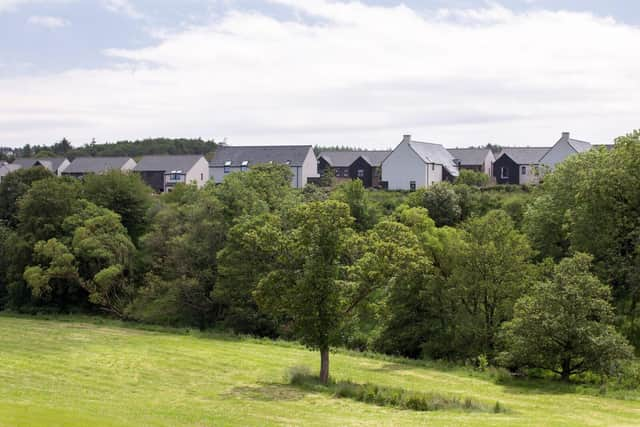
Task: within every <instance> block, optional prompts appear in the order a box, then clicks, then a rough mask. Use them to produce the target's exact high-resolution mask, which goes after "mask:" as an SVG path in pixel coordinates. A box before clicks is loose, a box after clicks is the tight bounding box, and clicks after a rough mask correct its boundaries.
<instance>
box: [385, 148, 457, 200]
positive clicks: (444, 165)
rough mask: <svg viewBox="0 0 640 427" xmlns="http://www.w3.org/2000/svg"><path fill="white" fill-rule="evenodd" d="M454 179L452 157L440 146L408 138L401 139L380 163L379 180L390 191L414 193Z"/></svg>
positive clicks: (454, 165) (455, 174) (454, 166)
mask: <svg viewBox="0 0 640 427" xmlns="http://www.w3.org/2000/svg"><path fill="white" fill-rule="evenodd" d="M457 176H458V167H457V166H456V164H455V162H454V158H453V156H452V155H451V153H449V152H448V151H447V150H446V149H445V148H444V147H443V146H442V145H440V144H433V143H428V142H419V141H413V140H412V139H411V135H404V137H403V138H402V142H400V144H399V145H398V146H397V147H396V148H395V149H394V150H393V151H392V152H391V154H389V155H388V156H387V158H386V159H384V161H383V162H382V180H383V181H386V182H387V186H388V188H389V190H415V189H416V188H420V187H429V186H431V185H433V184H435V183H438V182H441V181H445V180H451V179H453V178H455V177H457Z"/></svg>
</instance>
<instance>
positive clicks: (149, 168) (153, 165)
mask: <svg viewBox="0 0 640 427" xmlns="http://www.w3.org/2000/svg"><path fill="white" fill-rule="evenodd" d="M203 157H204V156H201V155H199V154H186V155H181V156H171V155H166V156H144V157H143V158H142V160H140V162H139V163H138V164H137V165H136V167H135V168H133V170H134V171H136V172H171V171H182V172H184V173H187V172H189V171H190V170H191V168H193V166H195V164H196V163H197V162H198V161H199V160H200V159H202V158H203Z"/></svg>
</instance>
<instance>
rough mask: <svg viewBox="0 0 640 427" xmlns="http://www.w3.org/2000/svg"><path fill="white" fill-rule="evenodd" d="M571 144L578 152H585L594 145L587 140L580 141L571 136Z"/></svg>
mask: <svg viewBox="0 0 640 427" xmlns="http://www.w3.org/2000/svg"><path fill="white" fill-rule="evenodd" d="M568 142H569V145H570V146H571V147H573V149H574V150H576V151H577V152H578V153H584V152H586V151H589V150H591V148H592V145H591V143H590V142H587V141H580V140H578V139H573V138H569V141H568Z"/></svg>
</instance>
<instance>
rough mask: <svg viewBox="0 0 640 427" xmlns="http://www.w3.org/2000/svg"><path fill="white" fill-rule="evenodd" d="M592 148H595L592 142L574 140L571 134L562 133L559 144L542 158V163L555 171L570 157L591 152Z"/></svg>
mask: <svg viewBox="0 0 640 427" xmlns="http://www.w3.org/2000/svg"><path fill="white" fill-rule="evenodd" d="M591 148H593V146H592V145H591V143H590V142H586V141H580V140H578V139H573V138H571V134H570V133H569V132H562V136H561V137H560V139H559V140H558V142H556V143H555V145H554V146H553V147H551V149H550V150H549V151H547V152H546V153H545V154H544V156H542V157H541V158H540V163H541V164H542V165H544V166H546V167H547V168H548V169H550V170H553V169H555V167H556V165H557V164H558V163H561V162H563V161H564V160H565V159H567V158H568V157H569V156H573V155H575V154H580V153H584V152H586V151H589V150H591Z"/></svg>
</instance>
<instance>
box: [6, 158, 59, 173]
mask: <svg viewBox="0 0 640 427" xmlns="http://www.w3.org/2000/svg"><path fill="white" fill-rule="evenodd" d="M65 160H67V159H66V157H41V158H36V157H20V158H17V159H15V160H14V161H13V163H11V164H12V165H19V166H20V167H23V168H32V167H34V166H35V165H36V164H38V165H41V166H44V167H45V168H47V169H49V170H50V171H51V172H54V171H57V170H58V168H59V167H60V165H61V164H62V162H64V161H65Z"/></svg>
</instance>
